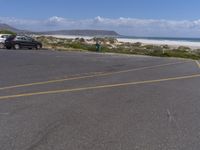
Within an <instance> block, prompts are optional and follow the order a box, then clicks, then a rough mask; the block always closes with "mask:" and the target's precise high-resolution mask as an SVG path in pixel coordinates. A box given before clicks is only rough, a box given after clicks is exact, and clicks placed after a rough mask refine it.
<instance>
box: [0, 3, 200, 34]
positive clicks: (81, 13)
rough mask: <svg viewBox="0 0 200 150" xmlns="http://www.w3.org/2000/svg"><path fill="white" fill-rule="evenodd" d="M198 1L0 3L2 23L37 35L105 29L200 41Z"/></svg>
mask: <svg viewBox="0 0 200 150" xmlns="http://www.w3.org/2000/svg"><path fill="white" fill-rule="evenodd" d="M199 8H200V1H199V0H185V1H183V0H166V1H164V0H117V1H116V0H115V1H114V0H101V1H94V0H93V1H92V0H84V1H83V0H76V1H75V0H51V1H49V0H19V1H17V0H12V1H8V0H0V11H1V13H0V23H7V24H9V25H12V26H14V27H17V28H20V29H28V30H34V31H42V30H43V31H44V30H59V29H105V30H115V31H117V32H118V33H120V34H122V35H132V36H167V37H200V9H199Z"/></svg>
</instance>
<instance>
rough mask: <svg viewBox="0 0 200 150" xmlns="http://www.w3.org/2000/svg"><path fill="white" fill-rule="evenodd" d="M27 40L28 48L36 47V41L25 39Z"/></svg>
mask: <svg viewBox="0 0 200 150" xmlns="http://www.w3.org/2000/svg"><path fill="white" fill-rule="evenodd" d="M25 39H26V42H27V47H28V48H34V47H35V42H34V40H33V39H32V38H30V37H25Z"/></svg>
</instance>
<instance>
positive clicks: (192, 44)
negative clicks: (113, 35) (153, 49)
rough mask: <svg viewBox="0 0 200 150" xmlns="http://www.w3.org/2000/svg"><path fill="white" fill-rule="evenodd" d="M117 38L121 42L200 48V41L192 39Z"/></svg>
mask: <svg viewBox="0 0 200 150" xmlns="http://www.w3.org/2000/svg"><path fill="white" fill-rule="evenodd" d="M117 40H118V41H119V42H130V43H136V42H140V43H143V44H152V45H168V46H171V47H179V46H186V47H190V48H191V49H198V48H200V42H190V41H175V40H174V41H171V40H150V39H126V38H118V39H117Z"/></svg>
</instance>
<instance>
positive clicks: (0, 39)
mask: <svg viewBox="0 0 200 150" xmlns="http://www.w3.org/2000/svg"><path fill="white" fill-rule="evenodd" d="M9 36H10V34H0V49H2V48H4V44H5V40H6V39H7V38H8V37H9Z"/></svg>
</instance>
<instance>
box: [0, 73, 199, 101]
mask: <svg viewBox="0 0 200 150" xmlns="http://www.w3.org/2000/svg"><path fill="white" fill-rule="evenodd" d="M197 77H200V74H195V75H189V76H180V77H172V78H165V79H157V80H146V81H136V82H125V83H119V84H107V85H100V86H91V87H82V88H74V89H62V90H52V91H43V92H35V93H24V94H17V95H8V96H0V100H5V99H11V98H19V97H29V96H36V95H47V94H59V93H67V92H78V91H85V90H95V89H104V88H114V87H116V88H117V87H122V86H131V85H140V84H150V83H158V82H164V81H174V80H183V79H191V78H197Z"/></svg>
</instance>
